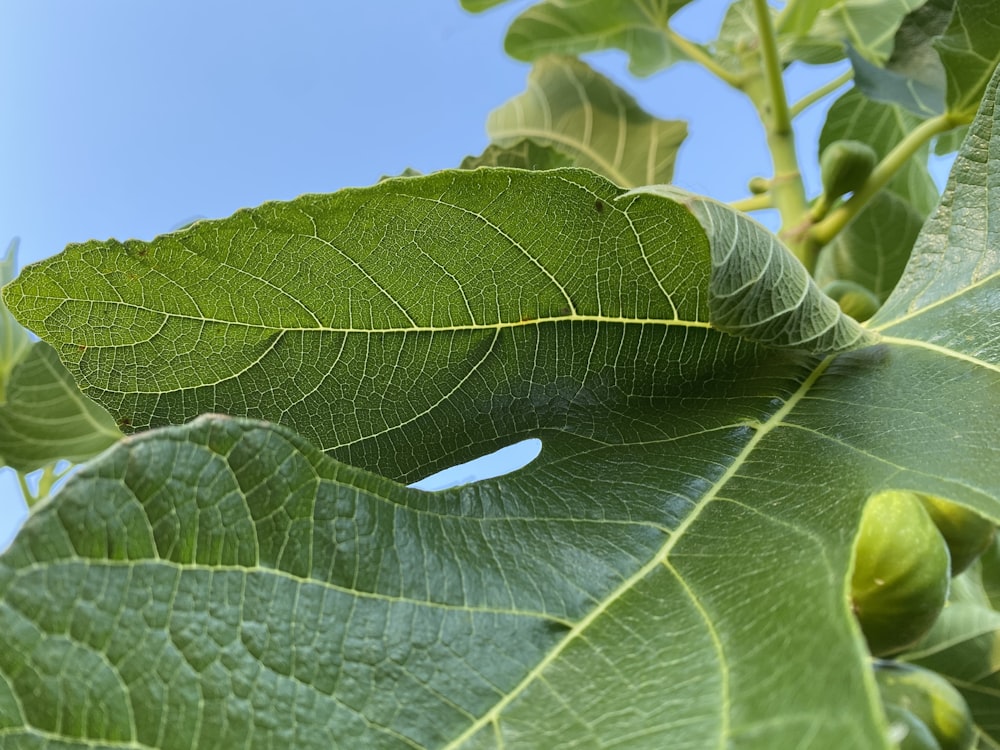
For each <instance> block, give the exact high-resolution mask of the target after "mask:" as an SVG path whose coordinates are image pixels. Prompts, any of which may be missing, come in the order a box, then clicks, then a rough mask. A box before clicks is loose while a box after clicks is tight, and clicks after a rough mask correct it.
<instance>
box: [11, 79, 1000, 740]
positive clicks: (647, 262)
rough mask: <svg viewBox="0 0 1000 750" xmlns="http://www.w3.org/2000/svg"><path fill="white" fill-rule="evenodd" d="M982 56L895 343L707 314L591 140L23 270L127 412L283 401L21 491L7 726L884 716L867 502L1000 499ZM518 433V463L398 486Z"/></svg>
mask: <svg viewBox="0 0 1000 750" xmlns="http://www.w3.org/2000/svg"><path fill="white" fill-rule="evenodd" d="M995 88H996V81H994V83H993V84H992V85H991V88H990V90H989V92H988V94H987V97H986V99H985V101H984V106H983V109H982V110H981V112H980V114H979V116H978V119H977V121H976V123H975V124H974V127H973V129H972V130H971V131H970V137H969V139H968V140H967V141H966V145H965V147H964V148H963V155H962V156H960V158H959V160H958V161H957V163H956V167H955V172H954V173H953V176H952V179H951V181H950V182H949V187H948V189H947V190H946V193H945V196H944V199H943V201H942V205H941V209H940V210H939V211H938V212H937V214H936V215H935V217H934V218H933V219H932V221H931V222H930V223H929V224H928V228H926V229H925V231H924V233H923V234H922V235H921V237H920V239H919V240H918V242H917V245H916V247H915V249H914V253H913V258H912V259H911V262H910V264H909V266H908V268H907V270H906V271H905V272H904V274H903V278H902V280H901V282H900V284H899V286H898V287H897V290H896V292H895V293H894V294H893V295H892V296H891V297H890V299H889V300H888V302H887V303H886V305H885V306H884V307H883V308H882V310H881V311H880V312H879V313H878V315H877V317H876V319H874V320H873V322H872V329H873V330H877V331H878V332H879V334H880V335H881V341H880V343H879V344H877V345H874V346H868V347H866V348H861V349H857V350H853V351H848V352H844V353H841V354H835V355H827V356H823V355H814V354H809V353H806V352H803V351H802V350H801V349H797V348H786V349H772V348H766V347H764V346H762V345H760V344H757V343H753V342H751V341H749V340H748V339H747V338H745V337H741V336H738V335H732V334H728V333H724V332H722V331H719V330H717V329H716V328H715V327H713V326H712V325H711V324H710V322H709V321H710V319H711V310H710V308H711V305H710V297H711V293H710V287H711V285H712V284H713V273H715V271H714V270H713V267H712V250H713V249H712V248H710V247H709V241H708V239H707V238H706V235H705V231H704V230H703V229H702V228H701V226H700V225H699V224H698V222H697V221H696V220H695V217H694V216H693V215H692V214H691V213H690V212H689V210H688V209H687V208H685V207H684V206H681V205H679V204H676V203H673V202H671V201H669V200H666V199H665V198H663V197H660V196H656V195H646V194H640V195H627V196H624V197H622V196H623V193H624V191H622V190H620V189H619V188H616V187H614V186H613V185H611V184H610V183H607V182H606V181H604V180H602V179H600V178H598V177H596V176H595V175H592V174H590V173H587V172H583V171H574V170H566V171H557V172H544V173H530V172H521V171H517V170H490V169H479V170H476V171H475V172H446V173H440V174H437V175H431V176H428V177H426V178H410V179H406V180H388V181H386V182H384V183H382V184H381V185H379V186H376V187H374V188H369V189H365V190H351V191H343V192H342V193H338V194H337V195H336V196H332V197H331V196H326V197H323V196H306V197H303V198H300V199H298V200H296V201H294V202H291V203H288V204H268V205H266V206H263V207H261V208H259V209H254V210H251V211H243V212H239V213H238V214H236V215H235V216H233V217H231V218H230V219H226V220H223V221H219V222H202V223H199V224H197V225H195V226H193V227H191V228H190V229H188V230H185V231H183V232H179V233H177V234H174V235H168V236H165V237H161V238H158V239H157V240H155V241H154V242H153V243H139V242H127V243H115V242H105V243H100V242H94V243H87V244H84V245H77V246H72V247H70V248H68V249H67V250H66V251H65V252H64V253H63V255H61V256H58V257H57V258H55V259H52V260H50V261H47V262H45V263H44V264H42V265H39V266H34V267H31V268H29V269H27V270H26V271H25V273H23V274H22V276H21V278H20V280H19V281H17V282H15V284H14V285H13V286H12V287H10V288H8V289H7V290H6V291H5V298H6V299H7V301H8V303H9V304H10V306H11V308H12V309H13V310H14V311H15V313H16V314H17V315H18V316H19V317H20V318H21V319H22V320H24V321H26V322H28V323H30V325H31V326H32V327H33V328H34V329H35V330H37V331H39V332H40V333H41V334H42V335H43V337H44V338H46V339H47V340H49V341H50V342H52V343H53V345H55V346H56V347H57V348H58V350H59V352H60V355H61V356H62V357H63V358H64V360H65V361H66V363H67V364H68V366H69V367H70V368H71V370H72V371H73V372H74V374H75V375H76V376H77V377H78V378H79V379H81V381H82V382H84V383H85V384H86V387H87V389H88V392H89V393H90V394H91V395H93V396H95V398H97V399H98V400H99V401H101V402H102V403H104V404H105V405H106V406H109V407H110V408H111V409H112V411H113V412H114V413H115V414H116V416H118V417H121V416H125V415H128V416H129V417H130V418H131V419H132V421H133V424H134V425H137V426H142V427H145V426H149V425H154V424H167V423H177V424H180V423H183V422H187V421H188V420H189V419H192V418H194V417H196V416H197V415H199V414H201V413H203V412H206V411H228V412H230V413H233V414H238V415H241V416H249V417H261V418H266V419H269V420H271V421H272V422H273V421H278V422H281V423H282V424H283V425H284V426H277V425H273V424H265V423H262V422H257V421H249V420H246V419H243V418H232V417H224V416H204V417H200V418H198V419H196V420H195V421H193V422H189V423H188V424H184V425H181V426H173V427H169V428H166V429H164V430H156V431H150V432H146V433H143V434H140V435H136V436H133V437H130V438H127V439H126V440H124V441H122V442H120V443H119V444H117V445H116V446H115V447H113V448H112V449H111V450H110V451H109V452H107V453H105V454H104V455H103V456H102V458H100V459H99V460H97V461H94V462H92V463H90V464H88V465H87V466H86V467H85V468H84V469H83V470H82V471H81V472H80V473H79V474H78V475H76V476H74V477H73V478H72V479H71V480H70V481H69V482H68V483H67V485H66V486H65V488H64V490H63V491H62V492H61V493H60V495H59V497H58V498H57V499H56V500H53V501H52V502H49V503H46V504H44V505H42V506H41V507H40V508H39V509H38V510H37V511H36V512H35V513H33V515H32V517H31V518H30V519H29V521H28V523H27V524H26V526H25V528H24V530H23V531H22V533H21V534H20V536H19V537H18V538H17V540H16V541H15V543H14V545H13V547H12V548H11V549H10V551H8V553H6V554H5V555H4V556H3V557H0V632H2V633H4V634H5V635H4V637H5V641H6V646H7V647H6V648H4V649H2V650H0V744H11V745H12V746H16V747H19V748H20V747H25V748H34V747H56V746H58V747H102V748H103V747H112V746H119V747H120V746H121V743H131V744H133V745H140V746H149V747H163V748H189V747H192V746H198V745H200V746H203V747H231V746H256V747H270V746H296V747H307V748H310V747H316V748H325V747H330V746H345V747H365V748H368V747H372V748H382V747H385V748H396V747H404V748H405V747H447V748H458V747H462V748H480V747H539V748H558V747H566V746H571V745H576V746H581V745H586V746H593V747H602V746H608V747H610V746H615V745H617V746H622V747H635V748H646V747H648V748H663V747H670V748H692V750H694V749H695V748H698V749H699V750H700V749H701V748H706V747H725V746H728V747H734V748H751V747H752V748H779V747H796V746H800V745H801V744H802V743H803V742H804V741H808V744H809V747H810V748H841V747H864V748H886V747H888V743H887V740H886V739H885V737H884V735H883V730H884V725H883V719H882V716H881V712H880V709H879V708H878V705H877V699H876V697H875V695H874V688H873V685H872V684H871V683H872V681H871V677H870V675H869V674H868V669H869V666H868V661H867V658H866V655H865V653H864V651H863V646H862V644H861V640H860V637H859V635H858V633H857V629H856V626H855V624H854V622H853V619H852V617H851V615H850V613H849V611H848V606H847V601H846V596H845V594H844V592H845V578H846V575H847V571H848V568H849V559H850V548H851V544H852V540H853V536H854V529H855V527H856V523H857V518H858V515H859V510H860V508H861V506H862V505H863V503H864V500H865V499H866V497H867V496H868V494H870V493H871V492H872V491H875V490H878V489H882V488H889V487H896V488H904V489H905V488H911V489H919V490H922V491H925V492H930V493H932V494H937V495H941V496H945V497H949V498H952V499H954V500H956V501H958V502H961V503H963V504H966V505H969V506H971V507H974V508H976V509H978V510H979V511H981V512H983V513H984V514H986V515H987V516H989V517H991V518H993V519H994V520H1000V480H998V476H1000V472H998V471H997V470H996V469H997V466H998V465H1000V441H997V440H996V434H997V433H996V425H997V424H998V423H1000V336H998V335H997V329H996V323H995V321H996V320H997V319H998V316H997V314H996V313H997V304H998V303H997V298H998V296H1000V283H998V279H1000V258H998V254H997V250H996V249H995V248H998V247H1000V241H998V238H997V236H996V230H995V228H994V227H993V223H995V219H991V218H990V217H991V216H992V217H996V216H1000V199H998V197H997V194H996V192H995V191H992V192H991V191H990V190H989V188H988V186H989V184H990V174H989V169H990V167H991V165H995V164H1000V153H996V152H1000V140H993V139H991V133H992V130H993V128H994V127H995V124H996V121H997V119H998V114H1000V113H997V112H996V110H995V98H994V95H995ZM993 179H994V181H995V177H994V178H993ZM991 222H992V223H991ZM774 257H779V258H780V257H781V256H774ZM781 283H782V282H781V281H780V277H775V278H774V279H773V286H774V287H775V288H776V289H780V288H781ZM792 317H794V316H792ZM81 344H84V345H86V350H85V351H80V349H79V346H80V345H81ZM292 429H294V430H295V431H296V432H295V433H293V432H292V431H291V430H292ZM296 433H298V434H296ZM525 437H537V438H540V439H541V441H542V443H543V448H542V452H541V454H540V455H539V457H538V459H536V460H535V461H534V462H532V463H531V464H530V465H529V466H527V467H525V468H524V469H522V470H520V471H518V472H515V473H513V474H510V475H507V476H504V477H498V478H495V479H491V480H486V481H483V482H478V483H475V484H471V485H466V486H463V487H459V488H455V489H451V490H446V491H442V492H435V493H426V492H421V491H418V490H414V489H408V488H405V487H403V486H402V485H400V484H398V483H397V481H409V480H410V479H413V478H416V477H417V476H418V475H422V474H426V473H429V472H430V471H433V470H434V469H437V468H440V467H441V466H442V465H445V464H450V463H455V462H457V461H461V460H466V459H468V458H472V457H474V456H475V455H478V454H482V453H485V452H487V451H488V450H491V449H493V448H495V447H498V446H499V445H502V444H507V443H510V442H514V441H515V440H518V439H522V438H525ZM348 464H352V465H348ZM95 496H96V497H99V498H100V502H94V500H93V498H94V497H95Z"/></svg>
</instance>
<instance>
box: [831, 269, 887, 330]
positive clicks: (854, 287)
mask: <svg viewBox="0 0 1000 750" xmlns="http://www.w3.org/2000/svg"><path fill="white" fill-rule="evenodd" d="M823 291H824V292H825V293H826V295H827V296H828V297H832V298H833V299H834V300H836V302H837V304H838V305H840V309H841V311H842V312H843V313H844V314H845V315H850V316H851V317H852V318H854V319H855V320H857V321H862V322H863V321H865V320H868V318H870V317H871V316H872V315H874V314H875V313H876V312H878V309H879V307H880V306H881V303H880V302H879V300H878V297H876V296H875V295H874V294H873V293H872V292H871V291H869V290H868V289H865V288H864V287H863V286H861V284H857V283H855V282H853V281H847V280H845V279H838V280H837V281H833V282H831V283H829V284H827V285H826V286H825V287H823Z"/></svg>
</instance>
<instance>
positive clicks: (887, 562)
mask: <svg viewBox="0 0 1000 750" xmlns="http://www.w3.org/2000/svg"><path fill="white" fill-rule="evenodd" d="M949 573H950V561H949V558H948V547H947V546H946V545H945V542H944V539H943V538H942V536H941V534H940V533H939V532H938V530H937V527H936V526H935V525H934V522H933V521H932V520H931V517H930V515H929V514H928V513H927V511H926V510H924V506H923V504H922V503H921V502H920V500H919V499H918V498H917V496H916V495H915V494H913V493H912V492H902V491H899V490H888V491H885V492H879V493H878V494H875V495H872V496H871V497H870V498H869V499H868V503H867V505H865V509H864V511H863V513H862V514H861V527H860V530H859V532H858V540H857V543H856V546H855V548H854V573H853V575H852V577H851V601H852V605H853V608H854V614H855V615H856V616H857V618H858V623H859V624H860V625H861V632H862V633H864V636H865V640H867V641H868V648H869V650H870V651H871V652H872V654H874V655H875V656H887V655H889V654H895V653H897V652H899V651H902V650H903V649H905V648H906V647H907V646H912V645H913V644H914V643H916V642H917V641H919V640H920V639H921V638H922V637H923V636H924V635H925V634H926V633H927V631H928V630H930V629H931V626H932V625H933V624H934V621H935V620H936V619H937V617H938V614H940V612H941V609H942V608H943V607H944V603H945V599H947V597H948V584H949Z"/></svg>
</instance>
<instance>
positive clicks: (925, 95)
mask: <svg viewBox="0 0 1000 750" xmlns="http://www.w3.org/2000/svg"><path fill="white" fill-rule="evenodd" d="M847 56H848V58H849V59H850V61H851V66H852V67H853V68H854V84H855V85H856V86H857V87H858V90H859V91H861V92H862V93H864V95H865V96H867V97H868V98H870V99H873V100H874V101H877V102H885V103H887V104H898V105H899V106H901V107H903V108H904V109H906V110H908V111H909V112H912V113H913V114H915V115H917V116H918V117H932V116H933V115H937V114H940V113H941V112H943V111H944V86H943V85H942V86H936V85H933V84H930V83H925V82H924V81H920V80H916V79H914V78H911V77H909V76H905V75H902V74H900V73H896V72H895V71H893V70H890V69H888V68H881V67H879V66H878V65H873V64H872V63H870V62H868V61H867V60H866V59H865V58H863V57H862V56H861V55H859V54H858V53H857V52H855V51H854V48H853V47H848V49H847ZM942 70H943V69H942Z"/></svg>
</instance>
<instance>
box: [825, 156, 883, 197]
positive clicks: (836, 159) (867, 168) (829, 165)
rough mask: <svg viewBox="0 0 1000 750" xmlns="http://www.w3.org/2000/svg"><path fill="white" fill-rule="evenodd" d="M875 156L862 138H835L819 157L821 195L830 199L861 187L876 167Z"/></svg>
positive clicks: (876, 157)
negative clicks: (855, 139)
mask: <svg viewBox="0 0 1000 750" xmlns="http://www.w3.org/2000/svg"><path fill="white" fill-rule="evenodd" d="M877 161H878V155H877V154H876V153H875V151H874V149H872V147H871V146H869V145H868V144H867V143H862V142H861V141H834V142H833V143H831V144H830V145H829V146H827V147H826V148H825V149H823V155H822V156H820V159H819V169H820V177H821V178H822V180H823V196H824V197H825V198H826V200H827V201H828V202H829V201H832V200H833V199H834V198H838V197H839V196H841V195H843V194H844V193H850V192H853V191H854V190H857V189H858V188H859V187H861V186H862V185H863V184H864V182H865V180H867V179H868V175H870V174H871V172H872V170H873V169H874V168H875V163H876V162H877Z"/></svg>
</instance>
